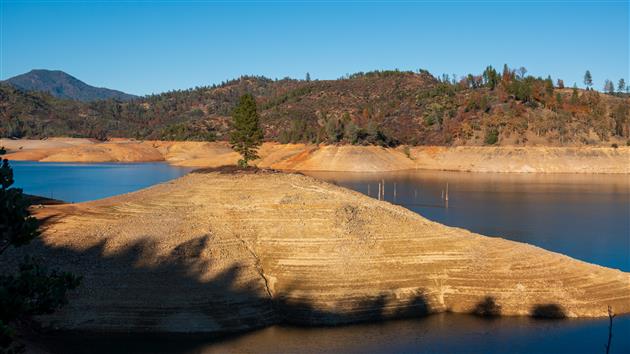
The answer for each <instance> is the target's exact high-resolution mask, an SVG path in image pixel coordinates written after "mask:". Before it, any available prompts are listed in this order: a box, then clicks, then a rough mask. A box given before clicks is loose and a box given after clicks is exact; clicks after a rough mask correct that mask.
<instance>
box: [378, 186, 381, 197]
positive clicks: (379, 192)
mask: <svg viewBox="0 0 630 354" xmlns="http://www.w3.org/2000/svg"><path fill="white" fill-rule="evenodd" d="M378 200H381V182H378Z"/></svg>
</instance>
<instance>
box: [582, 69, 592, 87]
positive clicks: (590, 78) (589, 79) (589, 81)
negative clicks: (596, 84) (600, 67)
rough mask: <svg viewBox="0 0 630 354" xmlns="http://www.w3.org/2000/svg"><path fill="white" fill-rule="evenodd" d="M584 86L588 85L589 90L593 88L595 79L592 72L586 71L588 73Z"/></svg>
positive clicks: (585, 75) (585, 76)
mask: <svg viewBox="0 0 630 354" xmlns="http://www.w3.org/2000/svg"><path fill="white" fill-rule="evenodd" d="M584 85H586V89H587V90H588V89H590V88H591V86H593V77H592V76H591V72H590V70H586V73H584Z"/></svg>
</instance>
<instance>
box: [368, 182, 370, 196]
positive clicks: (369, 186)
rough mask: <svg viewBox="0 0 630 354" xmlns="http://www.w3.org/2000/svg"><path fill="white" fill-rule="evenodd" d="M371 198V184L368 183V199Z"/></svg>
mask: <svg viewBox="0 0 630 354" xmlns="http://www.w3.org/2000/svg"><path fill="white" fill-rule="evenodd" d="M369 196H370V184H369V183H368V197H369Z"/></svg>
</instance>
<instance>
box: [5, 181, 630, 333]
mask: <svg viewBox="0 0 630 354" xmlns="http://www.w3.org/2000/svg"><path fill="white" fill-rule="evenodd" d="M34 212H35V215H36V216H37V217H38V218H40V219H41V220H43V221H44V226H43V234H42V236H41V238H40V239H39V240H38V241H36V242H35V243H34V244H32V245H29V246H27V247H23V248H20V249H17V250H16V249H12V250H11V252H32V253H34V254H38V255H41V256H43V257H45V258H46V260H47V262H48V263H50V265H51V266H55V267H59V268H62V269H64V270H69V271H72V272H74V273H76V274H81V275H83V284H82V286H81V287H80V288H79V289H78V290H77V291H76V292H74V293H73V294H72V295H71V298H70V301H69V304H68V305H67V306H66V307H64V308H63V309H61V310H60V311H59V312H56V313H55V314H53V315H50V316H44V317H42V318H40V319H39V320H40V321H42V323H43V324H44V325H47V326H52V327H53V328H57V329H67V330H83V331H99V332H230V331H240V330H247V329H252V328H257V327H261V326H266V325H270V324H276V323H300V324H307V325H313V324H338V323H348V322H356V321H364V320H375V319H386V318H399V317H407V316H421V315H426V314H429V313H437V312H443V311H451V312H456V313H476V314H480V315H519V316H541V317H597V316H605V315H606V310H607V306H609V305H610V306H612V307H613V308H614V310H615V312H616V313H627V312H630V274H628V273H625V272H621V271H619V270H614V269H609V268H605V267H601V266H597V265H593V264H588V263H585V262H582V261H578V260H575V259H572V258H570V257H567V256H564V255H561V254H557V253H553V252H549V251H546V250H543V249H541V248H538V247H534V246H531V245H527V244H523V243H518V242H513V241H508V240H504V239H501V238H491V237H486V236H482V235H478V234H474V233H471V232H469V231H466V230H463V229H459V228H453V227H447V226H444V225H441V224H438V223H435V222H431V221H429V220H427V219H425V218H423V217H422V216H420V215H417V214H415V213H413V212H411V211H409V210H407V209H404V208H402V207H399V206H395V205H392V204H389V203H387V202H381V201H377V200H374V199H372V198H369V197H367V196H364V195H362V194H360V193H357V192H353V191H349V190H346V189H344V188H340V187H337V186H334V185H331V184H328V183H325V182H322V181H319V180H316V179H314V178H311V177H307V176H303V175H300V174H288V173H280V172H274V171H260V170H258V171H249V172H242V171H240V172H235V171H229V170H226V169H223V170H221V171H201V172H193V173H190V174H188V175H186V176H184V177H182V178H179V179H177V180H173V181H170V182H167V183H163V184H160V185H156V186H153V187H151V188H148V189H145V190H141V191H138V192H134V193H130V194H125V195H120V196H116V197H112V198H108V199H103V200H98V201H93V202H87V203H80V204H72V205H50V206H42V207H39V208H35V209H34ZM14 255H16V256H17V254H14ZM8 259H19V257H8Z"/></svg>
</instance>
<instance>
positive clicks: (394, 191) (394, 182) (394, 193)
mask: <svg viewBox="0 0 630 354" xmlns="http://www.w3.org/2000/svg"><path fill="white" fill-rule="evenodd" d="M394 201H396V182H394Z"/></svg>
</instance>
